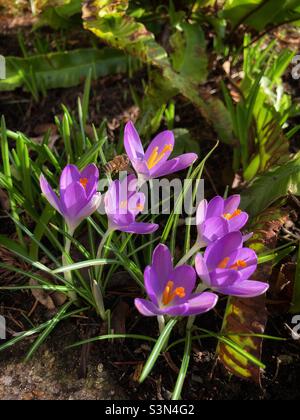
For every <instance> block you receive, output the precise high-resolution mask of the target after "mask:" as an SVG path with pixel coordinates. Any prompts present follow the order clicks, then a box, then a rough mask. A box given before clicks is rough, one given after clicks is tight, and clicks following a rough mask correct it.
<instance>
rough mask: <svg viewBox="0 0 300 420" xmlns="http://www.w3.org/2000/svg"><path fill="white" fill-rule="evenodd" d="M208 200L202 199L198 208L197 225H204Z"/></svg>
mask: <svg viewBox="0 0 300 420" xmlns="http://www.w3.org/2000/svg"><path fill="white" fill-rule="evenodd" d="M207 205H208V204H207V200H202V201H201V202H200V204H199V206H198V208H197V215H196V224H197V226H200V225H202V223H203V222H204V220H205V218H206V212H207Z"/></svg>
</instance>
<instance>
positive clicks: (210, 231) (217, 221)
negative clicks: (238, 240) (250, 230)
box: [198, 217, 229, 244]
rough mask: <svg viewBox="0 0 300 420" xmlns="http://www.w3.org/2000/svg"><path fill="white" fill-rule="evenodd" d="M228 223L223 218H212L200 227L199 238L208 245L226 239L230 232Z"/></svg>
mask: <svg viewBox="0 0 300 420" xmlns="http://www.w3.org/2000/svg"><path fill="white" fill-rule="evenodd" d="M228 229H229V228H228V222H227V220H225V219H223V218H222V217H211V218H210V219H206V221H205V222H204V223H202V225H200V226H198V232H199V237H200V239H201V240H204V241H205V242H206V243H207V244H210V243H211V242H215V241H217V240H218V239H220V238H222V237H224V236H225V235H226V234H227V233H228V232H229V230H228Z"/></svg>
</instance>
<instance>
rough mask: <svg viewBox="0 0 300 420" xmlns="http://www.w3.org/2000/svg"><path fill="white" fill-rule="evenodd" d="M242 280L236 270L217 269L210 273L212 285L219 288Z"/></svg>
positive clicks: (213, 287)
mask: <svg viewBox="0 0 300 420" xmlns="http://www.w3.org/2000/svg"><path fill="white" fill-rule="evenodd" d="M239 280H240V275H239V273H238V272H237V271H235V270H226V269H220V268H218V269H216V270H214V271H212V272H211V273H210V282H211V283H210V287H211V288H212V289H214V290H219V288H221V287H227V286H231V285H233V284H234V283H236V282H238V281H239Z"/></svg>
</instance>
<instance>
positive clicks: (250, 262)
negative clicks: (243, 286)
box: [228, 248, 257, 280]
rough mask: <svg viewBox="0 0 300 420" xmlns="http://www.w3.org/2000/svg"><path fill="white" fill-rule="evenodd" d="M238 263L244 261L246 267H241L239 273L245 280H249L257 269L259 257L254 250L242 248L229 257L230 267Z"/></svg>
mask: <svg viewBox="0 0 300 420" xmlns="http://www.w3.org/2000/svg"><path fill="white" fill-rule="evenodd" d="M237 261H243V262H244V263H245V264H246V267H244V268H242V267H240V268H239V270H238V272H239V274H240V276H241V278H242V279H243V280H248V279H249V278H250V276H252V274H253V273H254V272H255V271H256V268H257V255H256V253H255V251H253V249H250V248H240V249H238V250H236V251H234V252H233V253H231V254H230V255H229V261H228V267H230V266H232V265H234V264H235V263H236V262H237Z"/></svg>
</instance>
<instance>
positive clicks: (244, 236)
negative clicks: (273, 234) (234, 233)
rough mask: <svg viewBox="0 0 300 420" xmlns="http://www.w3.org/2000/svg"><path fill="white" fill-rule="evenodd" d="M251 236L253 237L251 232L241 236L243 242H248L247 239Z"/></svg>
mask: <svg viewBox="0 0 300 420" xmlns="http://www.w3.org/2000/svg"><path fill="white" fill-rule="evenodd" d="M252 236H253V232H250V233H246V234H245V235H243V242H247V241H249V239H251V238H252Z"/></svg>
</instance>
